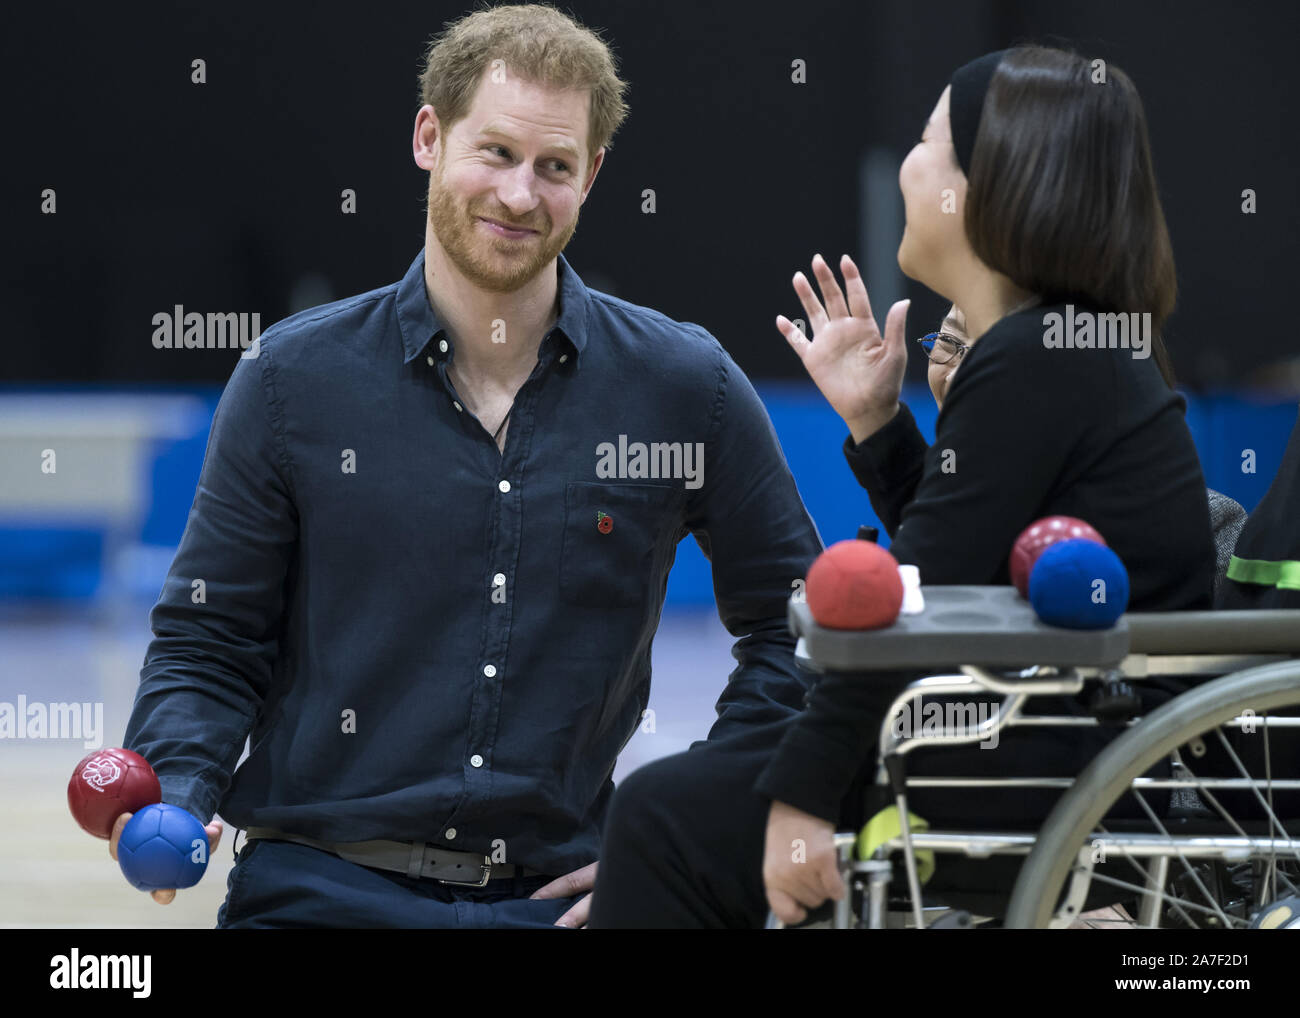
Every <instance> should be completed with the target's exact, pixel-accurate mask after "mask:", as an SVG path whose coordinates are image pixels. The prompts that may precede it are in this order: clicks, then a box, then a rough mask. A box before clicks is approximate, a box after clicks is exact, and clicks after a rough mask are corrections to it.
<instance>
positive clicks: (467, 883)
mask: <svg viewBox="0 0 1300 1018" xmlns="http://www.w3.org/2000/svg"><path fill="white" fill-rule="evenodd" d="M479 866H480V868H481V869H482V872H481V874H480V875H479V878H478V879H477V880H444V879H443V878H442V877H434V879H435V880H436V881H438V883H440V884H455V885H456V886H457V887H487V882H488V879H489V878H490V877H491V876H492V860H491V859H489V858H488V857H487V856H486V855H485V856H484V857H483V861H482V862H481V863H480V864H479Z"/></svg>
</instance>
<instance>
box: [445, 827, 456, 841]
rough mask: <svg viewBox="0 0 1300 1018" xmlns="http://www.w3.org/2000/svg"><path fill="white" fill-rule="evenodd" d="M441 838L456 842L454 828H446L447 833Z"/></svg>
mask: <svg viewBox="0 0 1300 1018" xmlns="http://www.w3.org/2000/svg"><path fill="white" fill-rule="evenodd" d="M443 837H444V838H446V839H447V840H448V841H455V840H456V828H454V827H448V828H447V833H446V834H444V835H443Z"/></svg>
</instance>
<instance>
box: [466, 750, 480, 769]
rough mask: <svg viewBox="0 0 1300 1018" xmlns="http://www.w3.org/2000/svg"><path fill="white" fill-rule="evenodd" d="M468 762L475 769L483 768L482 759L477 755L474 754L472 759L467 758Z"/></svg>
mask: <svg viewBox="0 0 1300 1018" xmlns="http://www.w3.org/2000/svg"><path fill="white" fill-rule="evenodd" d="M469 762H470V763H471V764H472V765H473V766H475V767H482V766H483V758H482V757H481V756H479V755H478V754H477V753H475V754H474V755H473V756H472V757H470V758H469Z"/></svg>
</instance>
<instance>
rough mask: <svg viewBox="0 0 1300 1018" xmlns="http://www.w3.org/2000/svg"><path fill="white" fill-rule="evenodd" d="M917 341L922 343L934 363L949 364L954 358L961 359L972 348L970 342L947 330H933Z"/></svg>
mask: <svg viewBox="0 0 1300 1018" xmlns="http://www.w3.org/2000/svg"><path fill="white" fill-rule="evenodd" d="M917 342H918V343H920V344H921V347H922V348H923V349H924V350H925V355H926V356H927V357H929V358H930V363H932V364H948V363H951V362H952V361H954V360H961V359H962V358H963V357H965V356H966V351H967V350H969V349H970V344H969V343H963V342H962V341H961V340H960V339H958V338H957V337H956V336H950V335H948V333H946V332H932V333H930V334H929V335H928V336H922V337H921V338H920V339H918V340H917Z"/></svg>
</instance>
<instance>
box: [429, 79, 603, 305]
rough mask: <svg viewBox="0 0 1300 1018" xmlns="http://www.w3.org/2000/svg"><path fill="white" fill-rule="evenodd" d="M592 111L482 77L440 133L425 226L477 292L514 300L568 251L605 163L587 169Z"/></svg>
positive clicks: (538, 89) (564, 97)
mask: <svg viewBox="0 0 1300 1018" xmlns="http://www.w3.org/2000/svg"><path fill="white" fill-rule="evenodd" d="M589 101H590V99H589V96H588V94H587V93H586V92H581V91H558V90H548V89H546V88H544V87H542V86H540V85H534V84H532V83H531V82H526V81H523V80H521V79H519V78H517V77H515V76H514V75H513V74H512V73H510V71H509V69H508V68H500V67H498V68H496V69H494V68H493V67H489V68H488V69H487V70H486V71H485V72H484V75H483V78H482V80H481V81H480V82H479V87H478V92H477V94H476V95H475V97H474V102H473V104H472V106H471V107H470V110H469V112H468V113H467V114H466V115H465V117H464V118H462V119H461V120H459V121H457V122H456V124H454V125H453V126H452V128H451V130H450V131H447V130H445V129H443V130H441V131H440V141H441V145H440V148H439V155H438V157H437V160H436V165H434V166H433V167H431V173H430V179H429V223H430V225H431V226H432V228H433V232H434V235H435V236H436V237H437V238H438V242H439V243H440V244H441V245H442V247H443V250H445V251H446V252H447V256H448V258H449V259H450V260H451V262H452V264H454V265H455V266H456V268H457V269H459V270H460V272H461V273H462V274H463V275H464V276H465V277H466V278H467V279H469V280H470V281H471V282H472V283H474V284H475V285H477V286H479V287H481V288H482V289H484V290H489V291H492V292H496V293H510V292H513V291H515V290H517V289H519V288H520V287H521V286H523V285H524V284H526V283H528V282H529V281H530V280H532V279H534V278H535V277H536V276H537V275H538V273H540V272H541V271H542V270H543V269H544V268H545V267H546V266H547V265H549V264H550V263H551V262H552V261H553V260H554V259H555V257H556V256H557V255H558V254H559V253H560V252H561V251H562V250H564V248H565V246H566V245H567V244H568V243H569V238H571V237H572V236H573V232H574V230H576V229H577V226H578V209H579V207H580V206H581V205H582V202H583V200H584V199H585V198H586V196H587V192H588V190H590V188H591V184H592V182H593V181H594V179H595V173H596V170H597V169H598V168H599V166H600V163H601V162H602V161H603V159H604V150H603V149H602V150H601V151H600V152H599V153H598V154H597V157H596V160H595V162H594V164H593V165H592V166H590V167H588V166H587V165H586V163H587V159H586V155H585V153H586V146H587V112H588V103H589ZM428 108H429V107H426V109H428ZM435 112H436V111H435ZM417 161H419V160H418V159H417Z"/></svg>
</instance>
